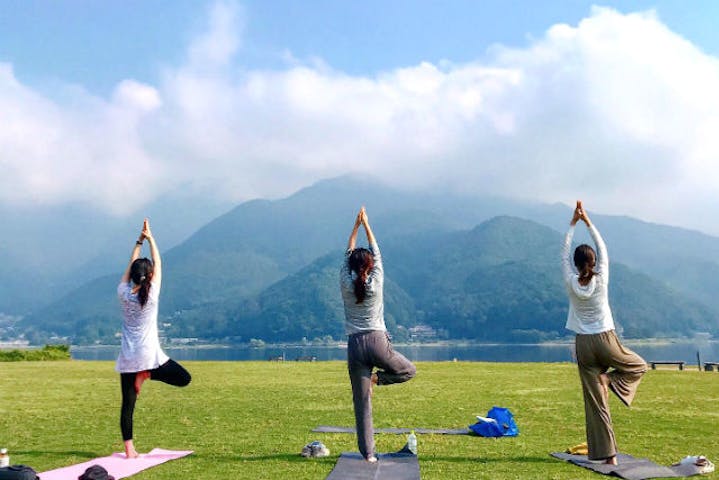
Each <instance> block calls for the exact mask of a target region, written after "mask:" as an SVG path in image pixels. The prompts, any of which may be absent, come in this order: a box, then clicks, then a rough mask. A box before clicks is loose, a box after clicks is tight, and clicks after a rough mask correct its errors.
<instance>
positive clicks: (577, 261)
mask: <svg viewBox="0 0 719 480" xmlns="http://www.w3.org/2000/svg"><path fill="white" fill-rule="evenodd" d="M596 263H597V254H596V253H594V249H593V248H592V247H590V246H589V245H586V244H582V245H579V246H578V247H577V248H576V250H574V266H575V267H577V271H578V272H579V283H580V284H582V285H586V284H587V283H589V282H590V281H591V280H592V277H593V276H594V275H596V274H597V272H595V271H594V265H596Z"/></svg>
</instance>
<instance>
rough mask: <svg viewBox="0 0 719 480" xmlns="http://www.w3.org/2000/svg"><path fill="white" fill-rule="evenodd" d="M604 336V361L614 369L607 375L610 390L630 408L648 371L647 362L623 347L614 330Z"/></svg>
mask: <svg viewBox="0 0 719 480" xmlns="http://www.w3.org/2000/svg"><path fill="white" fill-rule="evenodd" d="M603 335H604V336H605V337H606V350H605V353H604V355H605V356H606V358H605V359H604V361H605V362H606V364H607V365H608V366H610V367H612V369H613V370H611V371H610V372H608V373H607V376H608V377H609V388H611V389H612V392H614V393H615V394H616V395H617V397H619V400H621V401H622V402H623V403H624V405H626V406H630V405H631V404H632V401H633V400H634V396H635V395H636V393H637V387H639V382H640V381H641V380H642V376H643V375H644V374H645V373H646V371H647V362H645V361H644V359H643V358H642V357H640V356H639V355H637V354H636V353H634V352H633V351H631V350H630V349H628V348H626V347H625V346H624V345H622V344H621V343H620V342H619V339H618V338H617V335H616V333H614V331H613V330H612V331H609V332H605V334H603Z"/></svg>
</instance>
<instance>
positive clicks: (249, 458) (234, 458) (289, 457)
mask: <svg viewBox="0 0 719 480" xmlns="http://www.w3.org/2000/svg"><path fill="white" fill-rule="evenodd" d="M193 457H195V458H200V459H212V460H224V461H228V462H266V461H268V460H269V461H272V460H279V461H283V462H295V463H300V462H308V461H312V462H322V463H327V462H331V463H335V462H336V461H337V456H329V457H323V458H312V459H308V458H305V457H303V456H302V455H300V454H299V453H275V454H268V455H235V454H231V453H224V454H215V453H207V454H202V453H197V452H195V453H194V454H193Z"/></svg>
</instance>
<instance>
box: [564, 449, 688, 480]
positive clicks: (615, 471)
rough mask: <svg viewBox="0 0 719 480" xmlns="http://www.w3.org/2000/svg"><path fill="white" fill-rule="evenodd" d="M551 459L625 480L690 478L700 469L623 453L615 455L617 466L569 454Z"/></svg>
mask: <svg viewBox="0 0 719 480" xmlns="http://www.w3.org/2000/svg"><path fill="white" fill-rule="evenodd" d="M551 455H552V456H553V457H555V458H558V459H560V460H564V461H567V462H570V463H573V464H574V465H578V466H580V467H584V468H588V469H590V470H593V471H595V472H597V473H602V474H604V475H613V476H616V477H620V478H624V479H626V480H644V479H646V478H680V477H691V476H692V475H698V474H700V473H701V467H699V466H696V465H691V464H690V465H678V466H676V467H664V466H662V465H657V464H656V463H654V462H652V461H651V460H649V459H646V458H634V457H632V456H631V455H627V454H624V453H618V454H617V463H618V465H607V464H605V463H593V462H591V461H590V460H589V459H587V456H586V455H571V454H569V453H560V452H556V453H552V454H551Z"/></svg>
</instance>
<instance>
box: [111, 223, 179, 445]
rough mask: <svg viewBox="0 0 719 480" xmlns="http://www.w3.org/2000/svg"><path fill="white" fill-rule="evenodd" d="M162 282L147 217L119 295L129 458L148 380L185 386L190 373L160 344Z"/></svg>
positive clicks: (122, 424)
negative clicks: (146, 249)
mask: <svg viewBox="0 0 719 480" xmlns="http://www.w3.org/2000/svg"><path fill="white" fill-rule="evenodd" d="M145 240H147V242H148V243H149V245H150V256H151V257H152V260H150V259H148V258H139V256H140V250H141V248H142V244H143V242H144V241H145ZM161 282H162V262H161V260H160V252H159V250H158V249H157V245H156V244H155V239H154V238H153V236H152V232H151V231H150V224H149V222H148V221H147V219H145V222H144V224H143V226H142V232H141V233H140V237H139V238H138V240H137V241H136V242H135V246H134V248H133V249H132V255H131V256H130V263H129V264H128V265H127V269H126V270H125V273H124V274H123V275H122V279H121V280H120V285H118V287H117V295H118V297H119V298H120V304H121V305H122V313H123V322H122V346H121V349H120V355H119V356H118V358H117V365H116V367H115V369H116V370H117V371H118V372H119V373H120V384H121V386H122V409H121V412H120V429H121V430H122V439H123V441H124V442H125V454H126V455H127V458H137V457H138V453H137V451H136V450H135V446H134V444H133V441H132V417H133V414H134V411H135V402H136V401H137V396H138V395H139V394H140V389H141V388H142V384H143V382H144V381H145V380H147V379H150V380H158V381H160V382H164V383H167V384H170V385H175V386H178V387H184V386H186V385H187V384H189V383H190V380H191V377H190V374H189V373H188V372H187V370H185V369H184V368H183V367H182V366H181V365H180V364H178V363H177V362H175V361H174V360H172V359H170V358H169V357H168V356H167V355H165V352H163V351H162V348H161V347H160V339H159V337H158V333H157V311H158V306H159V300H160V285H161Z"/></svg>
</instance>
